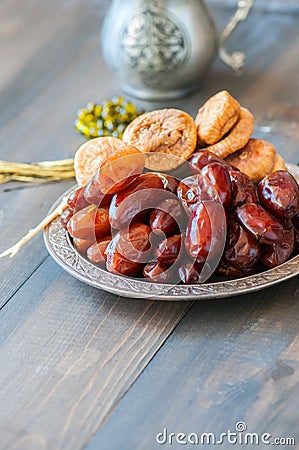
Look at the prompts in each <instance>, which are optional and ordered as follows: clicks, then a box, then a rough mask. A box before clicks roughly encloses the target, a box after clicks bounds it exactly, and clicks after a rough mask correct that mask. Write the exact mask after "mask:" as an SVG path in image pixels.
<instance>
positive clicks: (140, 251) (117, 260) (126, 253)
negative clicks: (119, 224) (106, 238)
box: [106, 223, 150, 276]
mask: <svg viewBox="0 0 299 450" xmlns="http://www.w3.org/2000/svg"><path fill="white" fill-rule="evenodd" d="M149 235H150V227H149V226H148V225H144V224H142V223H134V224H132V226H131V227H130V228H129V229H126V230H120V231H119V232H118V233H117V234H116V235H115V236H114V237H113V239H112V240H111V241H110V243H109V245H108V247H107V249H106V254H107V262H106V267H107V270H108V271H109V272H112V273H116V274H121V275H129V276H135V275H137V274H138V273H139V272H140V271H141V269H142V267H143V263H145V262H148V258H149V252H148V250H150V240H149Z"/></svg>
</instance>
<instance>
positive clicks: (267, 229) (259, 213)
mask: <svg viewBox="0 0 299 450" xmlns="http://www.w3.org/2000/svg"><path fill="white" fill-rule="evenodd" d="M235 216H236V218H237V220H238V221H239V222H240V224H241V225H242V226H243V227H244V228H245V229H246V230H247V231H248V232H249V233H251V234H252V236H254V237H255V238H256V239H257V240H258V242H260V244H275V243H277V242H281V241H282V239H283V226H282V225H281V223H280V222H279V221H278V220H277V219H275V218H274V217H273V216H272V215H271V214H270V213H268V212H267V211H266V210H265V209H264V208H263V207H262V206H260V205H258V204H256V203H245V204H244V205H242V206H239V207H238V208H237V209H236V211H235Z"/></svg>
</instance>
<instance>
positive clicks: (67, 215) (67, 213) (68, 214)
mask: <svg viewBox="0 0 299 450" xmlns="http://www.w3.org/2000/svg"><path fill="white" fill-rule="evenodd" d="M73 215H74V211H73V210H72V209H71V208H66V209H65V210H64V211H63V213H62V214H61V215H60V221H61V224H62V226H63V228H65V229H66V230H67V224H68V223H69V221H70V219H71V218H72V217H73Z"/></svg>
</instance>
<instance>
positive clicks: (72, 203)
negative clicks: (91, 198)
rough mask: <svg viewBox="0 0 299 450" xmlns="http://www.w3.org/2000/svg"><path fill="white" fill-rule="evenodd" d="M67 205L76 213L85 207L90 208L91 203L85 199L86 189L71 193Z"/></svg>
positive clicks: (80, 188) (82, 188) (81, 188)
mask: <svg viewBox="0 0 299 450" xmlns="http://www.w3.org/2000/svg"><path fill="white" fill-rule="evenodd" d="M67 204H68V205H69V207H70V208H71V209H72V210H73V211H74V212H77V211H80V210H81V209H83V208H85V206H88V205H89V202H88V201H86V199H85V197H84V187H79V188H77V189H76V190H75V191H73V192H71V193H70V195H69V197H68V199H67Z"/></svg>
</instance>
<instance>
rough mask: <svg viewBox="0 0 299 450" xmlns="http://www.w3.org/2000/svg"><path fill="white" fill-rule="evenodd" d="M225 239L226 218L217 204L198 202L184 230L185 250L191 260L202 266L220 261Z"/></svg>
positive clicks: (220, 206)
mask: <svg viewBox="0 0 299 450" xmlns="http://www.w3.org/2000/svg"><path fill="white" fill-rule="evenodd" d="M225 239H226V216H225V212H224V209H223V207H222V205H221V204H220V203H218V202H213V201H205V202H199V203H198V204H197V205H196V206H195V207H194V208H193V210H192V214H191V216H190V219H189V223H188V226H187V229H186V238H185V248H186V251H187V253H188V254H189V255H190V256H191V258H192V259H193V260H196V261H197V262H198V263H200V264H203V263H204V262H205V261H206V260H207V258H208V257H209V260H217V259H218V260H220V258H221V256H222V253H223V249H224V245H225Z"/></svg>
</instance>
